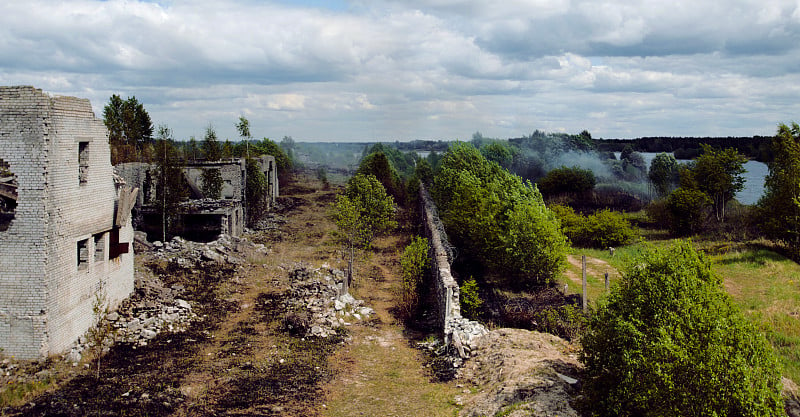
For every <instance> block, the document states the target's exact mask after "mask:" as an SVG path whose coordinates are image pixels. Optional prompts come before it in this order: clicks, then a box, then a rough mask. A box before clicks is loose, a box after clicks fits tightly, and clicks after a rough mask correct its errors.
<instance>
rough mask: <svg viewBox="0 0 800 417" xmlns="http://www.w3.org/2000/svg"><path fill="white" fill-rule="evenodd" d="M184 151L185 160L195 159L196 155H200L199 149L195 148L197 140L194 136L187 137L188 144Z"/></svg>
mask: <svg viewBox="0 0 800 417" xmlns="http://www.w3.org/2000/svg"><path fill="white" fill-rule="evenodd" d="M184 149H186V155H185V158H186V159H197V155H198V154H200V147H199V146H197V139H195V138H194V136H191V137H189V143H188V144H187V145H186V147H185V148H184Z"/></svg>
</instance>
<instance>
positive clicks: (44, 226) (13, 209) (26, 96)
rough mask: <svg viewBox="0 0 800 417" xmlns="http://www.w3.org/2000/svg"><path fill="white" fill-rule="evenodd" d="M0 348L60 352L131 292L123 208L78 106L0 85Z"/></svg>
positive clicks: (126, 202)
mask: <svg viewBox="0 0 800 417" xmlns="http://www.w3.org/2000/svg"><path fill="white" fill-rule="evenodd" d="M0 160H2V161H0V177H2V179H0V184H2V185H0V199H1V200H2V204H0V211H2V216H0V349H2V352H0V353H2V354H3V355H9V356H11V355H13V356H15V357H17V358H36V357H43V356H47V355H50V354H54V353H59V352H62V351H64V350H66V349H67V348H69V347H70V345H71V344H72V343H73V342H74V341H75V340H76V339H78V338H79V337H80V336H81V335H82V334H84V333H85V332H86V330H87V329H88V328H89V327H90V326H91V325H92V324H93V322H94V321H95V317H94V316H93V313H92V305H93V304H94V302H95V300H96V297H97V296H98V294H103V295H104V296H105V298H106V300H107V302H108V303H109V304H110V305H111V306H115V305H116V304H117V303H119V302H120V301H121V300H122V299H124V298H125V297H127V296H128V294H130V293H131V291H132V290H133V248H132V245H131V244H130V242H131V241H132V238H133V229H132V227H131V220H130V207H131V205H132V204H133V200H134V199H135V196H136V190H132V189H131V188H130V187H129V186H126V185H125V184H124V182H122V181H121V180H120V179H119V178H115V176H114V175H113V170H112V166H111V162H110V153H109V145H108V134H107V131H106V128H105V126H104V124H103V122H102V121H101V120H99V119H97V118H96V117H95V115H94V113H93V112H92V108H91V105H90V103H89V100H87V99H79V98H75V97H58V96H55V97H53V96H50V95H48V94H46V93H44V92H42V90H39V89H35V88H33V87H0Z"/></svg>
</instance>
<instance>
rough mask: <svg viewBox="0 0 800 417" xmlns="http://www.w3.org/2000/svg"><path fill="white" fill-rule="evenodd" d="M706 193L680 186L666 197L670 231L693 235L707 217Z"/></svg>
mask: <svg viewBox="0 0 800 417" xmlns="http://www.w3.org/2000/svg"><path fill="white" fill-rule="evenodd" d="M709 205H711V199H710V198H708V195H707V194H706V193H704V192H702V191H700V190H698V189H696V188H684V187H680V188H678V189H676V190H675V191H673V192H672V193H671V194H670V195H669V197H667V211H668V212H669V229H670V232H671V233H672V234H674V235H678V236H689V235H693V234H695V233H696V232H698V231H699V230H700V228H701V227H702V225H703V222H704V221H705V219H706V218H707V215H706V207H708V206H709Z"/></svg>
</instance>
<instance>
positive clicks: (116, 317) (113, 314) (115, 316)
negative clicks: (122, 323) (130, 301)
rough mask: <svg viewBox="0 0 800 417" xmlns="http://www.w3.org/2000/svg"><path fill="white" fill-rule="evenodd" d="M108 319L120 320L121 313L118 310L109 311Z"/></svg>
mask: <svg viewBox="0 0 800 417" xmlns="http://www.w3.org/2000/svg"><path fill="white" fill-rule="evenodd" d="M106 320H108V321H117V320H119V313H117V312H116V311H112V312H110V313H108V315H106Z"/></svg>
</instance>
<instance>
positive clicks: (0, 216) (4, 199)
mask: <svg viewBox="0 0 800 417" xmlns="http://www.w3.org/2000/svg"><path fill="white" fill-rule="evenodd" d="M16 210H17V176H16V175H15V174H14V173H13V172H12V171H11V167H10V166H9V165H8V163H7V162H5V161H4V160H2V159H0V232H4V231H6V230H8V228H9V226H11V221H12V220H14V215H15V212H16Z"/></svg>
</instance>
